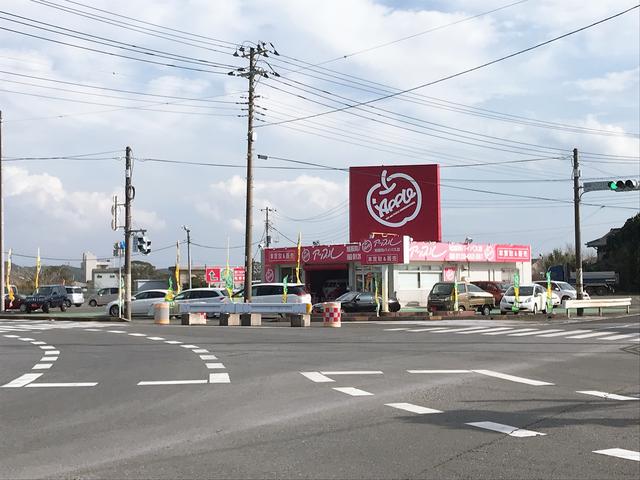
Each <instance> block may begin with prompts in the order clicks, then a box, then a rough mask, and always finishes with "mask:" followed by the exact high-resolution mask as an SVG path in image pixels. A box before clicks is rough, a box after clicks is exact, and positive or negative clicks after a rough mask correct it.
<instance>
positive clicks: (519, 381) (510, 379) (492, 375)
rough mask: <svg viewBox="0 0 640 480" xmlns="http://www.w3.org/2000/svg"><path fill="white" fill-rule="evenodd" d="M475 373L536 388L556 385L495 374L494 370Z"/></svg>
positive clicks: (504, 374) (476, 371)
mask: <svg viewBox="0 0 640 480" xmlns="http://www.w3.org/2000/svg"><path fill="white" fill-rule="evenodd" d="M473 371H474V372H475V373H479V374H480V375H487V376H488V377H495V378H501V379H502V380H508V381H510V382H517V383H526V384H527V385H533V386H535V387H540V386H543V385H554V384H553V383H550V382H542V381H540V380H532V379H530V378H524V377H516V376H514V375H507V374H506V373H500V372H494V371H493V370H473Z"/></svg>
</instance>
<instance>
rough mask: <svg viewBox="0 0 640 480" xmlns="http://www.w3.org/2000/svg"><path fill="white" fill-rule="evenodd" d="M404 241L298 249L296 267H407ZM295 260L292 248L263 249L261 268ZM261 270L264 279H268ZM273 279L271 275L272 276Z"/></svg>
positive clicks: (381, 240)
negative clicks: (401, 265) (349, 264)
mask: <svg viewBox="0 0 640 480" xmlns="http://www.w3.org/2000/svg"><path fill="white" fill-rule="evenodd" d="M408 250H409V238H408V237H397V236H390V237H383V238H371V239H368V240H364V241H362V242H359V243H348V244H339V245H314V246H310V247H302V249H301V252H300V257H301V258H300V264H301V265H302V266H304V265H306V264H310V265H330V264H335V263H348V262H359V263H361V264H363V265H382V264H395V263H407V262H408V258H407V252H408ZM297 259H298V252H297V249H296V247H290V248H266V249H265V251H264V263H265V265H274V264H275V265H284V264H289V265H291V264H293V265H295V264H296V262H297ZM270 275H271V274H270V272H269V271H268V270H265V279H266V278H267V276H270ZM274 276H275V275H274Z"/></svg>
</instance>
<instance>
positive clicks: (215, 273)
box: [204, 267, 221, 283]
mask: <svg viewBox="0 0 640 480" xmlns="http://www.w3.org/2000/svg"><path fill="white" fill-rule="evenodd" d="M204 278H205V279H206V281H207V283H219V282H220V281H221V278H220V267H207V269H206V270H205V271H204Z"/></svg>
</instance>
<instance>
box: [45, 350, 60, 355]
mask: <svg viewBox="0 0 640 480" xmlns="http://www.w3.org/2000/svg"><path fill="white" fill-rule="evenodd" d="M42 354H43V355H60V350H47V351H46V352H42Z"/></svg>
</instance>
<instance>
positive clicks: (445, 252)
mask: <svg viewBox="0 0 640 480" xmlns="http://www.w3.org/2000/svg"><path fill="white" fill-rule="evenodd" d="M409 259H410V261H412V262H425V261H426V262H432V261H443V262H489V263H496V262H528V261H530V260H531V246H530V245H494V244H490V243H489V244H483V243H469V244H465V243H437V242H411V247H410V248H409Z"/></svg>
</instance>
